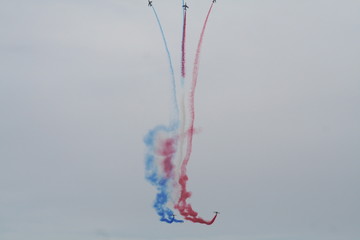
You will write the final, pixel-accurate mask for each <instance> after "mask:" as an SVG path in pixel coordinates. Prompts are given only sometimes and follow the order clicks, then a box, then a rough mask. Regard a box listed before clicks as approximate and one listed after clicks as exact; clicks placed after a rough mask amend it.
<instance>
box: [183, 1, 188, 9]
mask: <svg viewBox="0 0 360 240" xmlns="http://www.w3.org/2000/svg"><path fill="white" fill-rule="evenodd" d="M183 8H184V10H185V11H186V9H187V8H189V6H188V5H187V4H186V3H185V5H183Z"/></svg>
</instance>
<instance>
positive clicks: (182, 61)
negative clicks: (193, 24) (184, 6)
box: [181, 10, 186, 78]
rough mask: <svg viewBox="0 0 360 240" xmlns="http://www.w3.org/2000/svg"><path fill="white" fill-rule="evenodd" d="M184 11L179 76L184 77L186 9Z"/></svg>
mask: <svg viewBox="0 0 360 240" xmlns="http://www.w3.org/2000/svg"><path fill="white" fill-rule="evenodd" d="M183 12H184V23H183V35H182V42H181V77H182V78H185V75H186V72H185V40H186V10H184V11H183Z"/></svg>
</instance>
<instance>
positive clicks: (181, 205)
mask: <svg viewBox="0 0 360 240" xmlns="http://www.w3.org/2000/svg"><path fill="white" fill-rule="evenodd" d="M213 5H214V3H212V4H211V6H210V9H209V11H208V13H207V15H206V19H205V22H204V25H203V28H202V31H201V34H200V39H199V42H198V46H197V50H196V56H195V61H194V69H193V73H192V85H191V90H190V127H189V130H188V132H187V150H186V155H185V158H184V161H183V163H182V165H181V173H180V178H179V184H180V186H181V192H180V198H179V200H178V202H177V204H176V206H175V208H176V209H178V210H179V212H180V214H181V215H182V216H183V217H184V218H185V219H186V220H189V221H192V222H196V223H202V224H207V225H211V224H213V223H214V221H215V219H216V217H217V214H215V216H214V217H213V218H212V219H211V220H209V221H206V220H204V219H202V218H201V217H198V213H197V212H196V211H194V210H193V209H192V206H191V204H189V203H187V199H188V198H190V196H191V192H189V191H188V190H187V186H186V185H187V181H188V176H187V174H186V167H187V164H188V162H189V160H190V156H191V152H192V141H193V135H194V122H195V104H194V100H195V99H194V97H195V89H196V84H197V79H198V75H199V62H200V53H201V46H202V42H203V38H204V34H205V29H206V26H207V22H208V19H209V16H210V13H211V10H212V8H213Z"/></svg>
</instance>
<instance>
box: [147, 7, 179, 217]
mask: <svg viewBox="0 0 360 240" xmlns="http://www.w3.org/2000/svg"><path fill="white" fill-rule="evenodd" d="M151 7H152V9H153V12H154V15H155V17H156V20H157V22H158V25H159V28H160V32H161V36H162V39H163V42H164V46H165V50H166V53H167V56H168V62H169V69H170V74H171V84H172V89H173V94H172V101H173V111H174V112H173V113H172V114H173V116H172V118H171V120H170V124H169V126H157V127H155V128H154V129H152V130H150V131H149V132H148V134H147V135H146V136H145V138H144V142H145V144H146V146H147V153H146V156H145V177H146V179H147V180H148V181H149V182H150V183H151V184H152V185H154V186H155V187H156V188H157V191H158V193H157V194H156V198H155V202H154V205H153V207H154V209H155V210H156V212H157V214H158V215H159V216H160V221H162V222H166V223H173V222H183V221H182V220H177V219H175V217H174V216H175V215H174V213H173V211H172V210H171V209H170V208H168V207H167V204H168V202H169V185H170V182H171V180H172V170H173V165H172V158H173V157H174V152H175V150H174V144H176V140H175V137H174V133H176V131H177V129H178V125H179V109H178V105H177V100H176V99H177V97H176V83H175V75H174V68H173V65H172V61H171V55H170V51H169V48H168V46H167V41H166V38H165V34H164V31H163V28H162V25H161V22H160V19H159V16H158V14H157V12H156V10H155V8H154V7H153V6H151ZM164 134H165V137H163V136H162V135H164ZM163 139H165V140H163ZM159 161H160V163H158V162H159ZM159 165H160V166H161V167H162V169H159V167H158V166H159Z"/></svg>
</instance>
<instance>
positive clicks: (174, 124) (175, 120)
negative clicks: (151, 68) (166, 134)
mask: <svg viewBox="0 0 360 240" xmlns="http://www.w3.org/2000/svg"><path fill="white" fill-rule="evenodd" d="M151 8H152V9H153V12H154V15H155V17H156V21H157V23H158V25H159V28H160V32H161V36H162V39H163V42H164V46H165V50H166V53H167V56H168V62H169V68H170V74H171V87H172V91H173V94H172V101H173V109H174V110H175V112H174V113H173V114H174V115H175V116H173V119H172V122H171V123H170V125H171V129H173V130H175V129H176V128H177V127H178V125H179V107H178V104H177V98H176V95H177V94H176V82H175V73H174V67H173V64H172V60H171V54H170V51H169V48H168V45H167V41H166V38H165V34H164V30H163V27H162V25H161V22H160V18H159V16H158V14H157V12H156V10H155V8H154V6H151Z"/></svg>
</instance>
